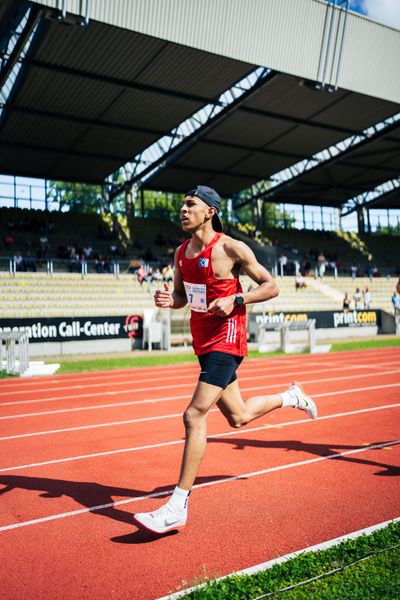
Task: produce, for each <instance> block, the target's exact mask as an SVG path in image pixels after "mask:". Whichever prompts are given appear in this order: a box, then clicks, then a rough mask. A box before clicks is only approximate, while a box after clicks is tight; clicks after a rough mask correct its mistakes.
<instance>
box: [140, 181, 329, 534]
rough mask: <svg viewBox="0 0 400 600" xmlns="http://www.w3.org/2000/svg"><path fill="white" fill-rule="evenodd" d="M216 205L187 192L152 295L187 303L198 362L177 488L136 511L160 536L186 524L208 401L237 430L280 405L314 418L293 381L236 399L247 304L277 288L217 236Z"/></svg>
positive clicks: (241, 248)
mask: <svg viewBox="0 0 400 600" xmlns="http://www.w3.org/2000/svg"><path fill="white" fill-rule="evenodd" d="M220 202H221V199H220V197H219V195H218V194H217V192H216V191H215V190H213V189H212V188H209V187H207V186H203V185H199V186H197V187H196V188H195V189H193V190H191V191H190V192H188V193H187V194H186V196H185V199H184V204H183V206H182V210H181V222H182V229H183V230H184V231H186V232H189V233H190V234H191V238H190V239H189V240H187V241H185V242H184V243H183V244H182V245H181V246H179V247H178V248H177V250H176V252H175V259H174V261H175V276H174V290H173V292H172V293H171V291H170V290H169V289H168V285H167V284H166V283H164V289H163V290H158V291H156V293H155V295H154V302H155V305H156V306H157V307H159V308H172V309H178V308H182V307H184V306H186V304H187V303H189V305H190V308H191V319H190V327H191V332H192V338H193V349H194V352H195V354H196V355H197V356H198V359H199V362H200V367H201V371H200V376H199V380H198V382H197V386H196V389H195V391H194V394H193V397H192V400H191V402H190V404H189V406H188V407H187V408H186V410H185V412H184V415H183V421H184V425H185V432H186V434H185V447H184V451H183V458H182V464H181V471H180V476H179V480H178V485H177V486H176V488H175V490H174V492H173V495H172V496H171V498H170V499H169V501H168V502H167V503H166V504H164V505H163V506H161V508H159V509H158V510H155V511H153V512H148V513H136V514H135V520H136V521H137V522H138V523H139V524H140V525H142V526H143V527H145V528H146V529H149V530H150V531H153V532H155V533H160V534H161V533H166V532H167V531H170V530H172V529H178V528H181V527H184V525H185V524H186V520H187V512H188V509H187V506H188V497H189V494H190V490H191V488H192V486H193V484H194V480H195V478H196V475H197V472H198V470H199V467H200V463H201V460H202V458H203V455H204V452H205V448H206V443H207V429H206V421H207V415H208V413H209V412H210V410H211V409H212V408H213V406H215V405H217V406H218V408H219V409H220V411H221V412H222V414H223V415H224V416H225V418H226V419H227V421H228V423H229V424H230V425H231V426H232V427H242V426H243V425H246V424H247V423H250V421H253V420H254V419H258V418H259V417H261V416H263V415H265V414H266V413H268V412H270V411H272V410H274V409H277V408H281V407H283V406H293V407H295V408H299V409H300V410H304V411H305V412H306V413H307V415H308V416H309V417H310V418H312V419H315V418H316V417H317V409H316V406H315V404H314V402H313V401H312V400H311V398H310V397H309V396H307V395H306V394H305V393H304V391H303V390H302V388H301V386H300V385H299V384H298V383H293V384H292V385H291V386H289V389H288V390H287V391H285V392H283V393H281V394H274V395H265V396H254V397H252V398H249V399H248V400H243V399H242V396H241V393H240V389H239V385H238V381H237V377H236V370H237V368H238V367H239V365H240V363H241V362H242V360H243V357H244V356H245V355H246V354H247V340H246V306H245V305H246V304H251V303H255V302H265V301H266V300H269V299H270V298H274V297H275V296H277V295H278V293H279V290H278V286H277V285H276V283H275V281H274V279H273V278H272V276H271V275H270V273H269V272H268V271H267V270H266V269H265V268H264V267H263V266H262V265H261V264H260V263H258V262H257V260H256V257H255V255H254V254H253V252H252V250H251V249H250V248H249V247H248V246H247V245H246V244H245V243H243V242H240V241H237V240H235V239H233V238H231V237H229V236H227V235H224V233H222V224H221V221H220V219H219V217H218V212H219V210H220ZM241 270H242V271H243V272H244V273H245V274H246V275H248V276H249V277H250V278H251V279H252V280H253V281H255V282H256V283H257V286H256V287H254V288H253V289H251V290H250V291H248V292H243V290H242V287H241V285H240V282H239V272H240V271H241Z"/></svg>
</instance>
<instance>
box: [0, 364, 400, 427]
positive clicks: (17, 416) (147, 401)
mask: <svg viewBox="0 0 400 600" xmlns="http://www.w3.org/2000/svg"><path fill="white" fill-rule="evenodd" d="M397 373H400V369H395V370H393V371H385V372H382V373H380V375H381V376H382V377H383V376H384V377H386V376H388V375H394V374H397ZM377 375H378V373H360V374H358V375H346V376H342V377H330V378H325V379H304V380H302V381H301V383H302V384H311V383H327V382H332V381H344V380H348V379H359V378H360V377H363V378H365V377H376V376H377ZM250 379H251V380H253V379H254V377H251V378H250ZM241 381H243V379H241ZM290 383H291V381H289V382H283V383H276V384H271V385H270V386H269V387H268V390H269V389H271V388H275V387H281V386H285V385H286V386H288V385H289V384H290ZM189 385H191V386H192V385H193V383H190V384H188V385H187V386H186V384H185V386H165V387H188V386H189ZM391 385H400V383H399V384H391ZM165 387H161V388H153V390H155V389H165ZM265 387H266V386H264V385H263V386H256V387H247V388H241V391H242V392H251V391H256V390H261V389H265ZM377 387H384V386H377ZM369 389H373V388H369ZM137 391H140V390H135V392H137ZM146 391H147V389H146ZM149 391H151V388H150V389H149ZM135 392H133V391H132V390H128V391H127V392H105V394H104V395H107V396H108V395H117V394H118V395H121V394H122V393H130V394H132V393H135ZM97 395H98V394H80V395H78V396H69V398H85V397H88V396H97ZM191 396H192V394H185V395H183V396H164V397H161V398H148V399H145V400H129V401H126V402H114V403H112V404H95V405H93V406H79V407H76V408H59V409H55V410H46V411H41V412H33V413H16V414H14V415H3V416H0V421H3V420H10V419H22V418H26V417H41V416H44V415H56V414H62V413H73V412H79V411H84V410H97V409H103V408H114V407H118V406H131V405H135V404H157V403H158V402H167V401H169V400H175V399H176V400H181V399H182V398H191Z"/></svg>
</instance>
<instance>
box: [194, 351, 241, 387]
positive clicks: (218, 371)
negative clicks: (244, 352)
mask: <svg viewBox="0 0 400 600" xmlns="http://www.w3.org/2000/svg"><path fill="white" fill-rule="evenodd" d="M197 358H198V359H199V363H200V367H201V371H200V376H199V381H204V382H205V383H211V384H212V385H216V386H218V387H220V388H222V389H225V388H226V387H227V386H228V385H229V384H230V383H232V381H235V380H236V379H237V376H236V369H237V368H238V367H239V365H240V363H241V362H242V360H243V356H234V355H233V354H228V353H227V352H208V353H207V354H201V355H200V356H198V357H197Z"/></svg>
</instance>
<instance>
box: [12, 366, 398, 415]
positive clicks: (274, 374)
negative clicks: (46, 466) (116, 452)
mask: <svg viewBox="0 0 400 600" xmlns="http://www.w3.org/2000/svg"><path fill="white" fill-rule="evenodd" d="M398 364H399V363H398V361H390V362H384V363H381V364H379V365H370V364H364V365H354V366H352V369H351V370H362V369H371V368H373V369H378V370H379V369H381V368H382V369H384V368H385V367H390V366H391V365H395V366H397V365H398ZM315 366H316V367H318V368H316V369H311V370H308V371H307V373H318V372H320V371H321V365H315ZM343 368H344V365H337V366H332V367H331V366H328V367H324V371H325V372H332V371H340V370H343ZM382 372H385V371H382ZM389 372H390V370H389ZM249 373H253V374H257V373H263V375H262V378H263V379H273V378H277V377H285V376H289V375H290V376H292V375H293V376H296V375H299V374H300V375H303V374H304V368H301V369H300V368H298V369H294V370H293V371H288V370H287V369H284V370H283V371H279V372H274V371H273V370H270V369H268V372H267V373H265V367H263V368H247V369H246V368H245V369H242V370H241V374H243V375H241V376H240V380H241V381H246V380H251V379H254V376H253V377H247V375H248V374H249ZM264 373H265V374H264ZM197 375H198V368H196V369H195V370H194V372H193V373H189V374H187V373H185V374H183V375H178V376H177V375H171V376H169V375H167V376H164V377H152V378H151V377H149V378H146V379H137V378H133V379H126V378H124V379H123V380H122V381H118V382H113V383H112V385H113V386H117V385H128V384H132V385H136V384H137V383H145V382H149V384H152V383H153V382H154V381H169V380H170V379H171V380H173V381H174V382H176V381H178V380H181V379H188V378H190V379H191V381H189V383H187V384H186V383H181V384H177V385H176V384H174V385H171V386H165V385H163V386H160V387H154V386H153V385H150V386H149V387H144V388H138V389H135V391H136V392H142V391H147V390H148V391H152V390H158V389H166V388H169V387H171V388H174V387H185V386H186V385H191V384H192V383H193V379H195V378H196V377H197ZM260 378H261V376H260ZM108 383H110V382H100V383H89V382H86V384H80V385H71V386H63V387H57V390H56V391H57V392H58V391H64V390H78V389H87V388H96V387H98V388H102V387H104V386H106V385H107V384H108ZM132 390H133V388H132V387H130V388H127V389H126V390H119V391H118V392H117V393H124V392H126V393H128V392H132ZM49 391H50V392H53V391H54V390H52V389H51V390H49V387H48V386H47V387H44V388H40V389H31V388H30V389H29V392H31V393H34V394H36V393H41V392H49ZM27 392H28V390H25V389H24V390H17V391H14V392H10V391H7V392H0V397H1V396H9V395H10V393H11V394H12V395H14V396H16V395H17V394H21V395H22V394H25V395H26V394H27ZM97 395H101V392H99V393H93V394H91V396H97ZM80 397H82V395H81V394H77V395H65V396H50V397H48V398H35V399H32V400H13V401H10V402H0V407H1V406H16V405H19V404H33V403H40V402H54V401H57V400H66V399H70V398H80ZM84 397H87V395H86V394H85V395H84Z"/></svg>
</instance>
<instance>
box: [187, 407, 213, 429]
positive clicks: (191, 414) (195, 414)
mask: <svg viewBox="0 0 400 600" xmlns="http://www.w3.org/2000/svg"><path fill="white" fill-rule="evenodd" d="M206 414H207V413H206V412H205V411H202V410H201V409H198V408H196V407H195V406H188V408H187V409H186V410H185V412H184V413H183V424H184V425H185V428H186V429H193V428H194V427H196V426H197V425H199V424H200V423H202V422H203V420H204V418H205V416H206Z"/></svg>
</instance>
